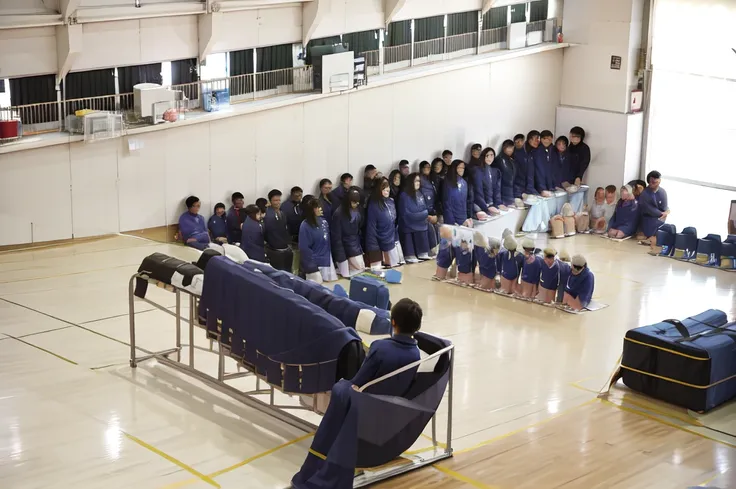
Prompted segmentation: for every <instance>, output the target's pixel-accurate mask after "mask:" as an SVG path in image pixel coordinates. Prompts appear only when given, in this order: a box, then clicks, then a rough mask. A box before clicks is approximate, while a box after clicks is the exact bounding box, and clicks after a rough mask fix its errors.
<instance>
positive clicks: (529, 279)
mask: <svg viewBox="0 0 736 489" xmlns="http://www.w3.org/2000/svg"><path fill="white" fill-rule="evenodd" d="M542 266H544V267H546V266H547V265H545V264H544V262H543V261H542V258H540V257H539V256H534V260H533V261H532V262H531V263H529V262H528V261H527V260H526V257H524V265H523V267H522V269H521V280H522V281H523V282H526V283H528V284H534V285H537V284H538V283H539V276H540V274H541V273H542Z"/></svg>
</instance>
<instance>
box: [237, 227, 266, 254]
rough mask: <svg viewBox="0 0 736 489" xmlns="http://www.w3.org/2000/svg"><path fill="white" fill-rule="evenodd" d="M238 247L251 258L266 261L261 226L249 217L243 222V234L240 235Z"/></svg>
mask: <svg viewBox="0 0 736 489" xmlns="http://www.w3.org/2000/svg"><path fill="white" fill-rule="evenodd" d="M240 247H241V248H242V249H243V251H245V254H246V255H248V258H250V259H251V260H257V261H260V262H263V263H268V262H267V261H266V249H265V245H264V241H263V226H262V225H261V223H260V222H256V221H254V220H253V219H251V218H247V219H246V220H245V222H244V223H243V234H242V235H241V237H240Z"/></svg>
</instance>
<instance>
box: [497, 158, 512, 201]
mask: <svg viewBox="0 0 736 489" xmlns="http://www.w3.org/2000/svg"><path fill="white" fill-rule="evenodd" d="M492 166H493V168H495V169H496V170H498V171H499V172H500V174H501V201H502V202H503V204H504V205H513V203H514V196H515V195H516V194H515V193H514V180H515V179H516V163H515V161H514V158H513V157H509V156H506V154H503V153H502V154H501V155H499V156H497V157H496V159H495V161H494V162H493V165H492Z"/></svg>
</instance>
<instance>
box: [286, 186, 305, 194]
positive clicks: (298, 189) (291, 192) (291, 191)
mask: <svg viewBox="0 0 736 489" xmlns="http://www.w3.org/2000/svg"><path fill="white" fill-rule="evenodd" d="M297 192H301V193H304V190H302V188H301V187H291V190H290V191H289V194H290V195H294V194H295V193H297Z"/></svg>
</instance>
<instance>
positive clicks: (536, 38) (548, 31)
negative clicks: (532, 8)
mask: <svg viewBox="0 0 736 489" xmlns="http://www.w3.org/2000/svg"><path fill="white" fill-rule="evenodd" d="M556 30H557V19H547V20H539V21H537V22H529V23H528V24H527V25H526V45H527V46H533V45H534V44H540V43H542V42H549V41H554V40H555V31H556Z"/></svg>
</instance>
